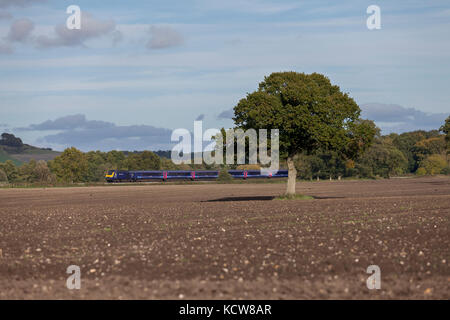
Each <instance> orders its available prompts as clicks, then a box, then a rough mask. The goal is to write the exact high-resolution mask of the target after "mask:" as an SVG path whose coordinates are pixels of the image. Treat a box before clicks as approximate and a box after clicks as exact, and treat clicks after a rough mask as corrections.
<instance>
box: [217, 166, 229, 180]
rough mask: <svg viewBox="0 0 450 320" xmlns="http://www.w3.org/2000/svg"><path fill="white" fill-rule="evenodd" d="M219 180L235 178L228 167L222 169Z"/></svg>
mask: <svg viewBox="0 0 450 320" xmlns="http://www.w3.org/2000/svg"><path fill="white" fill-rule="evenodd" d="M217 180H218V181H231V180H233V177H232V176H231V174H229V173H228V170H227V169H221V170H220V172H219V177H218V178H217Z"/></svg>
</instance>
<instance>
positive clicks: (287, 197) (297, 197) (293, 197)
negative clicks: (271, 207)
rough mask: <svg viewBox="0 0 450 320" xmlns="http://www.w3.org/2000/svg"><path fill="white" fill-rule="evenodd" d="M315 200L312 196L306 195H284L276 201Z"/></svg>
mask: <svg viewBox="0 0 450 320" xmlns="http://www.w3.org/2000/svg"><path fill="white" fill-rule="evenodd" d="M313 199H314V198H313V197H311V196H307V195H304V194H283V195H281V196H279V197H277V198H275V200H313Z"/></svg>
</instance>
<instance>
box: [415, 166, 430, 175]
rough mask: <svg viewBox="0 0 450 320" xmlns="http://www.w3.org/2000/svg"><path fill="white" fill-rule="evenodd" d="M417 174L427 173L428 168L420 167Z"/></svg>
mask: <svg viewBox="0 0 450 320" xmlns="http://www.w3.org/2000/svg"><path fill="white" fill-rule="evenodd" d="M416 174H417V175H418V176H424V175H426V174H427V170H425V168H422V167H420V168H419V169H417V171H416Z"/></svg>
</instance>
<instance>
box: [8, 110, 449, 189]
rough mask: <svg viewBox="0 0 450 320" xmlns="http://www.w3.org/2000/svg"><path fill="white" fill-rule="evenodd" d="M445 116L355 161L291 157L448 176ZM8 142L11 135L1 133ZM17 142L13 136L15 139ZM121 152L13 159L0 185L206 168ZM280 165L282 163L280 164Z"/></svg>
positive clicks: (379, 173) (350, 170) (313, 165)
mask: <svg viewBox="0 0 450 320" xmlns="http://www.w3.org/2000/svg"><path fill="white" fill-rule="evenodd" d="M449 119H450V117H449V118H447V120H446V122H445V124H444V126H443V127H442V128H441V129H440V130H441V132H443V133H441V132H440V131H438V130H432V131H422V130H419V131H413V132H406V133H402V134H395V133H392V134H390V135H385V136H381V135H380V133H379V130H378V133H377V135H376V137H375V141H374V143H373V144H372V146H371V147H370V148H369V149H368V150H367V151H366V152H365V153H363V154H362V155H360V156H359V157H358V158H357V159H354V160H345V159H344V158H343V157H341V156H339V155H338V154H336V153H330V152H318V153H317V154H313V155H304V154H300V155H298V156H297V157H296V159H295V164H296V167H297V171H298V177H299V178H301V179H316V178H320V179H329V178H332V179H336V178H341V177H356V178H377V177H384V178H389V177H391V176H398V175H405V174H417V175H426V174H431V175H433V174H450V166H449V157H450V154H449V153H450V151H449V150H450V137H449V131H450V120H449ZM4 138H8V140H11V137H4ZM14 142H18V140H16V141H14ZM158 153H159V154H161V155H162V156H158V154H156V153H154V152H151V151H144V152H134V153H130V152H121V151H110V152H101V151H91V152H87V153H83V152H81V151H79V150H77V149H76V148H73V147H72V148H68V149H66V150H64V152H63V153H62V154H61V155H59V156H57V157H56V158H55V159H53V160H50V161H48V162H45V161H38V162H36V161H34V160H31V161H30V162H29V163H25V164H22V165H20V166H16V165H15V164H14V163H13V162H12V161H10V160H8V161H6V162H5V163H0V182H3V183H5V182H6V183H13V184H14V183H41V184H55V183H80V182H101V181H104V176H105V173H106V172H107V171H108V170H113V169H116V170H117V169H118V170H209V169H220V167H219V166H211V165H206V164H202V165H187V164H182V165H175V164H174V163H173V162H172V161H171V160H170V159H169V158H167V157H168V156H170V151H165V152H164V151H159V152H158ZM281 166H282V167H284V168H285V167H286V166H285V165H284V164H283V163H282V164H281ZM228 168H229V169H235V168H238V169H257V168H258V166H255V165H241V166H236V165H235V166H229V167H228Z"/></svg>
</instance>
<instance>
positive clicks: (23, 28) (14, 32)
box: [8, 18, 34, 42]
mask: <svg viewBox="0 0 450 320" xmlns="http://www.w3.org/2000/svg"><path fill="white" fill-rule="evenodd" d="M33 29H34V23H33V21H31V20H30V19H26V18H24V19H18V20H15V21H14V22H13V23H12V24H11V27H10V29H9V33H8V40H9V41H11V42H24V41H25V40H27V39H28V37H29V36H30V34H31V32H33Z"/></svg>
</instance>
